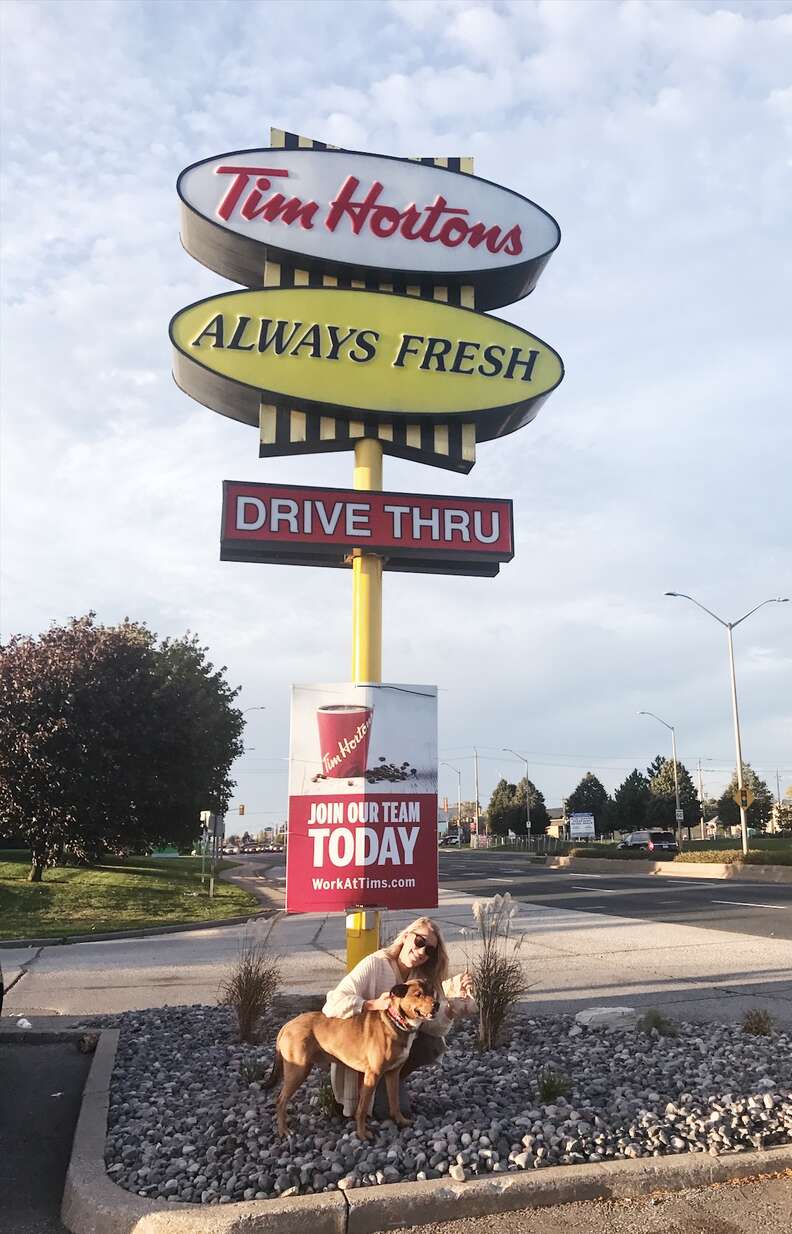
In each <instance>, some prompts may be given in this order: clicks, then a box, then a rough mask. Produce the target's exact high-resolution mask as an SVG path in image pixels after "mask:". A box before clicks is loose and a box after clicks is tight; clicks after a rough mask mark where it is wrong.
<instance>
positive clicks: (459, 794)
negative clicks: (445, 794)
mask: <svg viewBox="0 0 792 1234" xmlns="http://www.w3.org/2000/svg"><path fill="white" fill-rule="evenodd" d="M440 766H441V767H451V764H450V763H441V764H440ZM451 770H452V771H455V772H456V777H457V828H458V830H459V831H460V832H461V831H462V772H461V771H460V770H459V768H458V767H451ZM460 843H461V837H460Z"/></svg>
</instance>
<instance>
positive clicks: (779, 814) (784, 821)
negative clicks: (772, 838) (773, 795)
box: [776, 798, 792, 831]
mask: <svg viewBox="0 0 792 1234" xmlns="http://www.w3.org/2000/svg"><path fill="white" fill-rule="evenodd" d="M776 824H777V826H778V830H779V831H792V801H790V800H789V798H785V799H784V800H783V801H780V802H779V803H778V805H777V806H776Z"/></svg>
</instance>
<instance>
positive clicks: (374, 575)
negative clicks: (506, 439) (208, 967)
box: [346, 437, 382, 972]
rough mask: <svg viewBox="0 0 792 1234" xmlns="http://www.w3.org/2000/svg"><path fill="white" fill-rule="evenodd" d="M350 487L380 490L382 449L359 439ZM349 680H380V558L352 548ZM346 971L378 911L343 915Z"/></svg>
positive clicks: (363, 949) (365, 944) (373, 944)
mask: <svg viewBox="0 0 792 1234" xmlns="http://www.w3.org/2000/svg"><path fill="white" fill-rule="evenodd" d="M354 487H355V488H356V489H360V490H361V491H368V492H372V491H375V492H377V491H380V490H381V489H382V446H381V444H380V442H379V441H375V440H374V439H373V438H370V437H363V438H362V439H361V440H360V441H358V442H356V443H355V474H354ZM352 680H353V681H354V682H364V681H372V682H377V681H381V680H382V558H381V557H378V556H377V555H376V554H375V553H366V552H365V551H364V550H363V549H359V548H356V549H354V551H353V556H352ZM346 943H347V948H346V952H347V972H350V971H351V969H353V968H354V967H355V965H356V964H357V963H358V962H359V961H360V960H362V959H363V958H364V956H367V955H371V953H372V952H373V951H376V950H377V949H378V947H379V945H380V915H379V913H378V912H376V911H374V912H372V911H368V912H364V911H362V910H358V911H356V912H352V913H347V918H346Z"/></svg>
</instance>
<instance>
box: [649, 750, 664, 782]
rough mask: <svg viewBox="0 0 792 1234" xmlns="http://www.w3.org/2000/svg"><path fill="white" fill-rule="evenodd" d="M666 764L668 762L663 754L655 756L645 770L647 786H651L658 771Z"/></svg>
mask: <svg viewBox="0 0 792 1234" xmlns="http://www.w3.org/2000/svg"><path fill="white" fill-rule="evenodd" d="M667 762H668V760H667V758H666V756H665V755H664V754H655V756H654V758H653V759H652V761H651V763H650V764H649V766H648V767H647V768H646V781H647V783H648V784H651V782H652V780H653V779H654V778H655V776H656V775H657V773H658V771H662V770H663V768H664V767H665V765H666V763H667Z"/></svg>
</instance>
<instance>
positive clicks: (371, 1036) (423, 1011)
mask: <svg viewBox="0 0 792 1234" xmlns="http://www.w3.org/2000/svg"><path fill="white" fill-rule="evenodd" d="M439 1005H440V1004H439V1000H438V998H437V996H436V995H435V993H434V991H433V990H432V988H431V987H430V986H429V984H428V983H427V982H426V981H408V982H405V983H404V984H401V985H395V986H394V987H393V989H392V990H391V1003H390V1006H389V1007H388V1010H387V1011H361V1012H360V1014H359V1015H353V1016H350V1017H349V1019H346V1020H341V1019H330V1018H329V1017H328V1016H325V1015H323V1014H322V1012H321V1011H308V1012H306V1013H305V1014H304V1015H298V1016H295V1018H294V1019H293V1020H289V1022H288V1023H287V1024H284V1026H283V1028H282V1029H281V1030H280V1032H279V1033H278V1039H277V1041H276V1043H275V1062H274V1063H273V1067H272V1071H271V1072H270V1074H269V1076H268V1077H267V1079H266V1080H265V1082H264V1085H263V1087H264V1088H274V1087H275V1085H276V1084H277V1083H278V1081H279V1080H280V1079H281V1078H282V1079H283V1087H282V1089H281V1091H280V1093H279V1095H278V1101H277V1109H278V1132H279V1133H280V1135H287V1134H288V1127H287V1124H286V1106H287V1105H288V1103H289V1101H290V1099H291V1098H292V1097H293V1095H294V1094H295V1093H296V1092H297V1089H298V1088H299V1087H300V1085H301V1084H302V1082H303V1081H304V1080H305V1079H306V1077H307V1076H308V1074H309V1072H310V1070H311V1068H312V1067H313V1065H314V1063H322V1062H324V1063H327V1062H330V1061H331V1060H332V1059H337V1060H338V1061H339V1062H342V1063H344V1064H345V1066H347V1067H351V1068H352V1070H353V1071H360V1072H362V1076H363V1082H362V1084H361V1086H360V1098H359V1100H358V1105H357V1112H356V1115H355V1126H356V1128H357V1134H358V1136H359V1137H360V1139H361V1140H367V1139H368V1138H369V1133H368V1131H367V1130H366V1118H367V1115H368V1108H369V1102H370V1100H371V1095H372V1093H373V1092H374V1089H375V1088H376V1087H377V1084H378V1082H379V1079H380V1076H382V1075H384V1076H385V1086H386V1088H387V1091H388V1107H389V1109H390V1116H391V1118H392V1119H393V1121H394V1122H395V1123H397V1124H398V1126H399V1127H406V1126H407V1124H408V1123H409V1121H410V1120H409V1119H407V1118H405V1117H404V1116H403V1114H402V1112H401V1110H400V1109H399V1072H400V1071H401V1069H402V1067H403V1066H404V1064H405V1063H406V1061H407V1055H408V1054H409V1053H410V1046H411V1045H412V1043H413V1040H414V1038H415V1034H416V1032H417V1031H418V1028H419V1026H420V1023H421V1020H430V1019H431V1018H432V1016H434V1015H436V1014H437V1010H438V1007H439Z"/></svg>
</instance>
